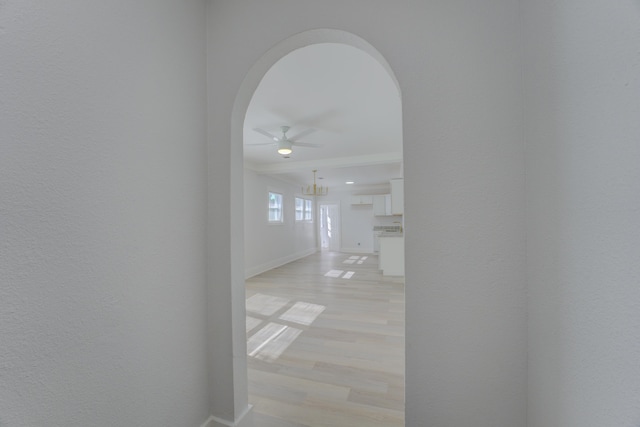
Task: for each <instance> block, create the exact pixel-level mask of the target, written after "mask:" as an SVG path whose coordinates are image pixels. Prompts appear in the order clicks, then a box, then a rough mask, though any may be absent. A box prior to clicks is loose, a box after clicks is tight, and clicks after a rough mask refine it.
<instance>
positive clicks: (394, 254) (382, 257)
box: [378, 235, 404, 276]
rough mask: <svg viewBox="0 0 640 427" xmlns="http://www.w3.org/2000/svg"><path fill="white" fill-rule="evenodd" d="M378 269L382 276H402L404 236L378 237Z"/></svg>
mask: <svg viewBox="0 0 640 427" xmlns="http://www.w3.org/2000/svg"><path fill="white" fill-rule="evenodd" d="M379 240H380V252H379V253H378V268H379V269H380V270H382V275H383V276H404V236H402V235H400V236H398V237H395V236H393V237H390V236H384V235H383V236H380V238H379Z"/></svg>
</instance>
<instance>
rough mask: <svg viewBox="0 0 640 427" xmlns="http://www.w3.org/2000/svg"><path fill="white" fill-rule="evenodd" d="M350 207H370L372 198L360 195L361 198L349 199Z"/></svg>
mask: <svg viewBox="0 0 640 427" xmlns="http://www.w3.org/2000/svg"><path fill="white" fill-rule="evenodd" d="M351 204H352V205H371V204H373V196H372V195H370V194H369V195H361V196H353V197H352V198H351Z"/></svg>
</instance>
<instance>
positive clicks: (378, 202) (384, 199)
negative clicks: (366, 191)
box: [373, 194, 391, 216]
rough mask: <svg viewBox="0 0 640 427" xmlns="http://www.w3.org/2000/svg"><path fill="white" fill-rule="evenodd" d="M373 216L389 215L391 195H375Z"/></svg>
mask: <svg viewBox="0 0 640 427" xmlns="http://www.w3.org/2000/svg"><path fill="white" fill-rule="evenodd" d="M373 214H374V215H375V216H390V215H391V194H377V195H374V196H373Z"/></svg>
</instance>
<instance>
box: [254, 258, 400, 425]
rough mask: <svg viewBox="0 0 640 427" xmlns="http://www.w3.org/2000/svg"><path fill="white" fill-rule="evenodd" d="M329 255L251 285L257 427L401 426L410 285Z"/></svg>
mask: <svg viewBox="0 0 640 427" xmlns="http://www.w3.org/2000/svg"><path fill="white" fill-rule="evenodd" d="M377 265H378V257H377V256H375V255H370V254H365V255H353V254H344V253H337V252H323V253H317V254H314V255H311V256H309V257H306V258H303V259H301V260H298V261H295V262H292V263H290V264H287V265H284V266H282V267H279V268H276V269H273V270H271V271H268V272H266V273H263V274H260V275H258V276H255V277H252V278H251V279H248V280H247V284H246V291H247V292H246V296H247V337H248V343H247V352H248V373H249V394H250V396H249V399H250V403H251V404H252V405H254V416H255V425H256V427H272V426H278V427H321V426H323V427H324V426H327V427H328V426H333V427H337V426H339V427H350V426H354V427H355V426H385V427H400V426H403V425H404V310H405V305H404V278H390V277H383V276H382V275H381V274H380V273H379V272H378V269H377Z"/></svg>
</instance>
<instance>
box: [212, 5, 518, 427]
mask: <svg viewBox="0 0 640 427" xmlns="http://www.w3.org/2000/svg"><path fill="white" fill-rule="evenodd" d="M518 12H519V10H518V2H517V1H515V0H498V1H492V2H478V1H476V0H461V1H456V2H444V1H443V2H424V1H409V2H401V3H398V2H388V1H383V0H366V1H365V0H354V1H350V2H343V1H337V0H327V1H323V2H298V1H294V0H267V1H261V2H250V3H245V2H231V1H223V2H215V3H213V4H212V7H211V9H210V13H209V18H210V22H209V25H210V26H209V40H210V44H209V64H210V66H211V68H210V73H211V75H210V76H211V78H210V82H209V83H210V86H209V100H210V103H211V104H210V107H211V109H212V112H214V115H213V116H212V120H211V122H210V125H211V128H210V135H211V141H210V144H211V147H212V150H211V153H212V155H211V157H210V162H211V163H210V164H213V165H216V166H217V168H216V169H215V170H216V171H217V173H216V175H215V176H213V177H212V178H214V179H217V180H218V182H217V183H216V182H215V181H213V182H214V186H213V187H212V188H211V189H210V190H211V195H212V199H213V198H214V197H215V199H216V200H217V201H218V202H222V203H225V202H226V201H230V203H232V204H233V203H234V202H233V201H234V200H235V198H237V191H240V193H239V194H240V195H241V194H242V193H241V191H242V190H241V189H238V188H237V184H235V183H233V182H232V185H231V188H230V187H229V185H228V180H226V177H229V176H232V175H233V173H234V170H235V169H236V168H238V169H239V168H241V156H240V155H239V152H240V153H241V149H240V148H239V147H238V145H239V144H240V141H241V135H240V132H239V129H241V126H242V117H243V111H237V110H236V111H234V114H231V112H232V110H233V107H234V102H235V100H236V95H237V94H238V90H239V88H241V87H242V83H243V80H244V79H245V77H247V76H248V77H247V78H248V79H249V80H250V81H251V83H250V85H249V86H253V87H255V85H257V84H258V82H259V77H261V76H256V75H254V74H253V72H252V71H250V70H251V69H252V67H253V66H254V64H256V63H257V62H258V61H259V60H260V58H261V57H262V56H263V55H264V54H265V53H267V52H269V49H271V48H272V47H274V46H276V45H277V44H278V43H279V42H281V41H283V40H286V39H287V38H288V37H291V36H293V35H295V34H298V33H300V32H303V31H305V30H310V29H315V28H334V29H338V30H345V31H349V32H352V33H354V34H356V35H358V36H360V37H362V38H364V39H365V40H366V41H368V42H369V43H371V44H372V45H373V46H374V47H375V48H377V49H378V50H379V52H380V53H381V54H382V55H383V56H384V57H385V58H386V59H387V60H388V61H389V63H390V65H391V68H392V69H393V71H394V72H395V74H396V76H397V78H398V81H399V82H400V86H401V89H402V96H403V115H404V129H403V134H404V141H405V142H404V143H405V145H404V155H405V168H404V174H405V190H406V194H407V195H408V196H407V198H406V212H405V226H406V233H407V238H406V245H407V250H406V252H407V276H406V279H407V311H408V312H407V369H408V372H409V373H410V375H408V376H407V411H406V414H407V426H411V427H413V426H415V427H418V426H424V425H429V426H434V427H439V426H456V427H465V426H474V427H478V426H486V427H521V426H524V425H525V419H526V395H525V392H526V315H525V309H526V302H525V286H524V275H525V266H524V243H525V239H524V230H525V222H524V206H525V204H524V172H523V169H524V167H523V166H524V144H523V138H522V135H523V128H522V114H521V108H520V107H521V89H522V87H521V77H520V76H521V68H520V53H521V52H520V48H521V45H520V39H519V37H518V34H519V31H520V29H519V24H520V22H519V15H518ZM279 46H280V47H278V49H277V50H278V51H279V52H281V53H282V55H284V54H286V53H287V49H286V48H282V49H280V48H281V47H282V46H283V45H279ZM271 53H273V51H272V52H271ZM267 57H270V55H267ZM271 59H273V58H271ZM247 73H249V74H247ZM250 92H251V91H250V90H249V91H247V92H243V93H241V95H240V98H241V101H240V104H239V105H247V104H248V98H249V97H250V95H251V93H250ZM237 105H238V104H236V106H237ZM232 119H233V124H232V125H231V123H232ZM229 140H232V141H233V143H232V145H231V146H230V144H229ZM240 204H241V203H240ZM233 209H234V208H232V210H231V212H220V213H219V214H216V215H215V218H213V217H212V219H211V222H212V224H215V223H217V224H218V225H214V227H215V230H216V231H218V230H219V231H220V233H223V234H224V236H223V238H222V239H221V240H219V241H215V240H214V239H213V238H212V239H211V244H212V248H213V254H214V255H216V256H219V257H220V260H221V261H220V269H218V271H221V269H224V271H223V272H222V273H223V274H221V275H220V276H218V278H217V279H216V280H217V281H218V283H219V284H220V285H221V286H228V284H229V283H232V287H237V288H238V289H239V288H240V286H241V284H236V283H233V282H234V275H235V276H238V275H241V274H242V271H240V272H237V271H234V268H235V267H234V266H233V265H232V267H231V269H229V268H226V269H225V265H226V261H225V259H226V258H225V257H227V256H228V255H226V253H228V245H226V242H228V241H230V238H229V239H228V238H227V237H226V235H227V234H231V235H237V234H238V233H242V230H241V229H242V225H238V224H234V215H239V212H240V210H235V211H234V210H233ZM238 209H241V207H238ZM233 212H236V213H235V214H234V213H233ZM226 230H229V231H226ZM227 239H228V240H227ZM231 258H233V255H231ZM234 289H235V288H232V289H231V290H224V291H221V292H220V296H224V295H225V294H226V295H232V294H233V292H236V293H237V296H236V297H231V301H234V298H236V299H237V302H236V303H235V305H236V307H237V308H236V310H235V311H236V313H237V314H236V313H234V309H233V307H231V308H230V307H229V303H228V302H229V299H223V298H220V299H218V300H217V301H214V300H211V304H212V307H215V308H216V309H219V310H220V311H219V313H223V312H224V311H225V310H226V316H227V317H226V318H227V319H229V318H236V317H235V316H238V318H239V316H240V314H241V313H240V311H241V309H240V307H241V306H240V301H239V293H240V292H239V291H238V290H234ZM220 319H224V317H221V318H220ZM220 332H221V333H226V334H229V335H227V336H225V339H226V340H227V342H228V343H229V344H232V343H233V342H234V336H235V337H236V338H235V339H237V340H240V339H241V337H242V333H243V332H242V331H240V330H235V331H228V329H227V330H221V331H220ZM237 351H240V350H237ZM219 354H220V355H221V356H224V354H223V353H222V352H221V353H219ZM239 360H240V359H238V358H236V359H234V361H235V364H234V363H232V362H231V361H227V362H225V361H223V360H221V361H219V362H216V365H215V366H216V370H217V372H218V374H216V375H215V378H214V379H215V380H216V381H213V382H212V384H213V389H214V394H215V393H219V395H220V397H221V398H224V393H223V387H219V390H216V386H215V384H216V383H217V384H223V383H230V382H232V381H233V380H234V378H233V375H236V376H237V375H238V374H239V373H241V365H242V362H241V361H239ZM234 369H236V371H234ZM242 381H244V379H241V381H240V382H242ZM234 384H235V383H234ZM242 387H244V386H243V385H240V386H239V387H236V388H235V390H240V391H239V393H238V394H237V395H236V396H235V402H234V401H231V400H227V401H226V402H223V403H221V404H220V406H219V407H218V408H219V410H220V411H221V412H225V411H226V412H227V413H228V414H231V415H234V414H233V411H235V414H237V413H238V406H239V405H240V406H242V405H244V401H243V399H242V397H241V396H240V394H241V388H242ZM231 406H234V409H233V411H231V410H229V409H228V408H230V407H231Z"/></svg>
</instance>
